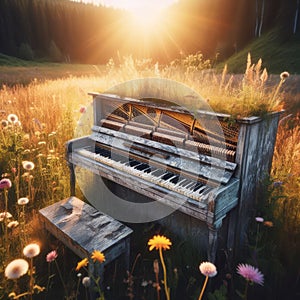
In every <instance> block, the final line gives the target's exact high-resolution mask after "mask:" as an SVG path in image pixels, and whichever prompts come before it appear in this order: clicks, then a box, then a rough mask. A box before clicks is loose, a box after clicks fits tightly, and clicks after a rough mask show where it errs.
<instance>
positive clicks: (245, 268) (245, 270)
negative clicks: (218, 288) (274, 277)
mask: <svg viewBox="0 0 300 300" xmlns="http://www.w3.org/2000/svg"><path fill="white" fill-rule="evenodd" d="M237 273H238V274H239V275H241V276H242V277H244V278H245V279H246V280H248V281H250V282H253V283H257V284H260V285H263V283H264V275H263V274H262V273H261V272H260V271H259V270H258V269H257V268H255V267H253V266H251V265H248V264H239V265H238V266H237Z"/></svg>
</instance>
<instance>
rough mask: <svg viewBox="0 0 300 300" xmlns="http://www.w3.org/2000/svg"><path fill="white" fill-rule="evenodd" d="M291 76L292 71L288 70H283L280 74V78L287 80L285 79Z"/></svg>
mask: <svg viewBox="0 0 300 300" xmlns="http://www.w3.org/2000/svg"><path fill="white" fill-rule="evenodd" d="M289 76H290V73H289V72H287V71H284V72H282V73H281V74H280V79H281V80H285V79H287V78H288V77H289Z"/></svg>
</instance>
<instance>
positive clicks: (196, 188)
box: [193, 182, 203, 192]
mask: <svg viewBox="0 0 300 300" xmlns="http://www.w3.org/2000/svg"><path fill="white" fill-rule="evenodd" d="M201 186H203V184H202V183H199V182H198V183H197V184H196V186H195V187H194V190H193V192H196V191H197V190H199V189H200V188H201Z"/></svg>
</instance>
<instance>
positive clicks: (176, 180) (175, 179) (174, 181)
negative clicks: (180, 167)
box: [170, 175, 179, 184]
mask: <svg viewBox="0 0 300 300" xmlns="http://www.w3.org/2000/svg"><path fill="white" fill-rule="evenodd" d="M178 179H179V175H175V176H174V177H172V178H171V180H170V182H172V183H174V184H176V183H177V182H178Z"/></svg>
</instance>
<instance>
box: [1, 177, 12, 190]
mask: <svg viewBox="0 0 300 300" xmlns="http://www.w3.org/2000/svg"><path fill="white" fill-rule="evenodd" d="M9 188H11V181H10V180H9V179H8V178H3V179H1V180H0V189H9Z"/></svg>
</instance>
